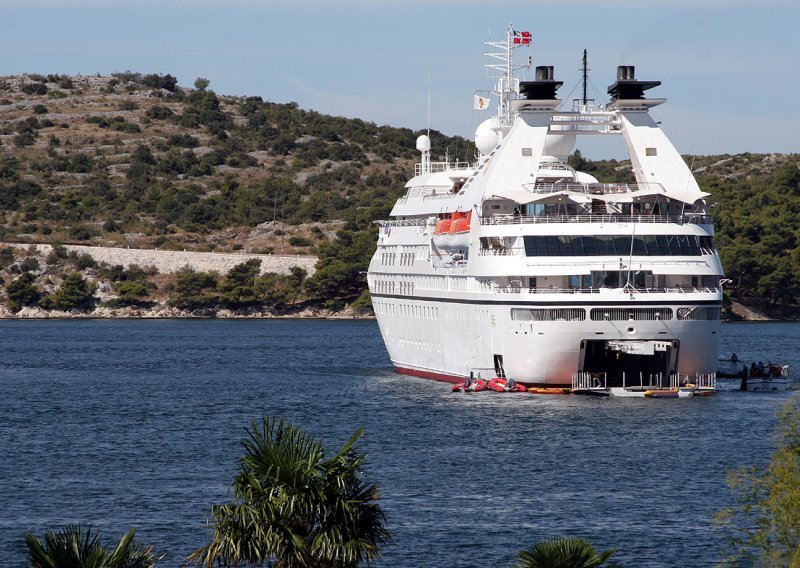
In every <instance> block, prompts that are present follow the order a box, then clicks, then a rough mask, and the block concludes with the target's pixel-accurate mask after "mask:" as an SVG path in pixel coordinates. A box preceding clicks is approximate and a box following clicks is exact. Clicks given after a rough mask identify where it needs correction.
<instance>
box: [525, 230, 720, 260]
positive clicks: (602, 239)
mask: <svg viewBox="0 0 800 568" xmlns="http://www.w3.org/2000/svg"><path fill="white" fill-rule="evenodd" d="M700 239H708V237H697V236H695V235H637V236H633V237H631V236H629V235H625V236H622V235H596V236H580V235H541V236H540V235H527V236H524V237H523V243H524V247H525V255H526V256H628V255H630V254H634V255H637V256H647V255H649V256H700V255H701V254H702V250H701V248H700V243H701V240H700ZM702 242H703V244H710V243H708V242H707V240H704V241H702Z"/></svg>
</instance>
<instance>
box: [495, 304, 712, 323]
mask: <svg viewBox="0 0 800 568" xmlns="http://www.w3.org/2000/svg"><path fill="white" fill-rule="evenodd" d="M589 317H590V318H591V320H592V321H658V320H663V321H669V320H671V319H672V318H673V311H672V308H592V309H591V310H590V311H589ZM677 318H678V320H681V321H687V320H691V321H700V320H707V321H713V320H718V319H719V308H711V307H699V306H696V307H691V308H678V309H677ZM511 319H512V320H515V321H585V320H586V309H584V308H513V309H512V310H511Z"/></svg>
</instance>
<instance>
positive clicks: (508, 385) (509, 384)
mask: <svg viewBox="0 0 800 568" xmlns="http://www.w3.org/2000/svg"><path fill="white" fill-rule="evenodd" d="M516 384H517V383H516V382H515V381H514V379H511V378H508V377H506V389H508V390H511V389H513V388H514V386H516Z"/></svg>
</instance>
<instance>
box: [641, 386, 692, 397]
mask: <svg viewBox="0 0 800 568" xmlns="http://www.w3.org/2000/svg"><path fill="white" fill-rule="evenodd" d="M644 396H645V397H646V398H687V397H690V396H694V389H693V388H691V387H679V388H676V389H652V390H646V391H644Z"/></svg>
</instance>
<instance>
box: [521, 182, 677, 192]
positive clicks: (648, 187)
mask: <svg viewBox="0 0 800 568" xmlns="http://www.w3.org/2000/svg"><path fill="white" fill-rule="evenodd" d="M522 187H523V188H525V189H526V190H527V191H530V192H531V193H544V194H547V193H559V192H562V191H570V192H572V193H581V194H584V195H613V194H617V193H636V192H637V191H654V192H660V193H666V192H667V191H666V190H665V189H664V186H663V185H661V184H660V183H572V182H556V183H523V184H522Z"/></svg>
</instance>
